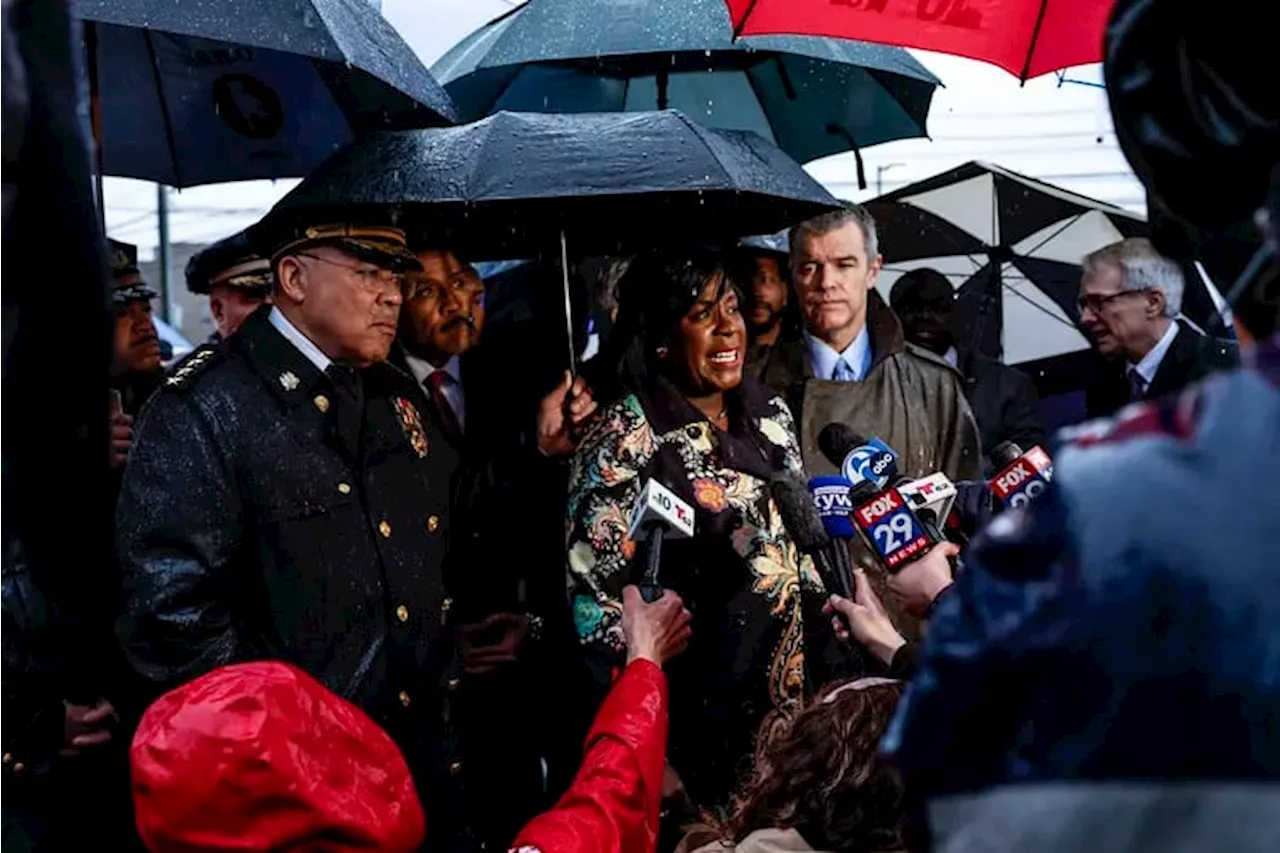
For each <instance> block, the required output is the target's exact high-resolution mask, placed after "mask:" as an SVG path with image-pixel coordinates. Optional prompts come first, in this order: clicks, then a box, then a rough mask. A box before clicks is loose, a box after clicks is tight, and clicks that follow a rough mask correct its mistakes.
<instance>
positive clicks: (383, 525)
mask: <svg viewBox="0 0 1280 853" xmlns="http://www.w3.org/2000/svg"><path fill="white" fill-rule="evenodd" d="M378 532H379V533H381V534H382V536H383V538H384V539H385V538H387V537H389V536H391V525H390V524H388V523H387V522H385V521H380V522H378Z"/></svg>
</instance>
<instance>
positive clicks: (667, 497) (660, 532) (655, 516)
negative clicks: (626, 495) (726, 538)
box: [627, 479, 693, 603]
mask: <svg viewBox="0 0 1280 853" xmlns="http://www.w3.org/2000/svg"><path fill="white" fill-rule="evenodd" d="M627 536H628V538H630V539H632V540H634V541H636V542H638V543H643V548H644V575H643V576H642V578H641V581H640V584H639V586H640V595H641V597H642V598H644V600H645V601H647V602H650V603H653V602H655V601H657V600H658V599H659V598H661V597H662V582H661V581H660V580H659V578H658V570H659V568H660V567H661V565H662V540H663V539H664V538H666V537H670V538H672V539H688V538H690V537H691V536H693V507H691V506H689V505H688V504H687V503H685V502H684V501H682V500H680V498H678V497H676V495H675V493H674V492H672V491H671V490H670V489H668V488H667V487H666V486H664V485H662V484H661V483H659V482H658V481H657V480H653V479H650V480H649V481H648V482H646V483H645V484H644V489H642V490H641V492H640V499H639V500H638V501H637V502H636V508H635V510H634V511H633V512H632V513H631V525H630V526H629V527H628V529H627Z"/></svg>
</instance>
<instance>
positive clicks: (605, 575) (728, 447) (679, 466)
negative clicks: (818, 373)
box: [568, 378, 830, 806]
mask: <svg viewBox="0 0 1280 853" xmlns="http://www.w3.org/2000/svg"><path fill="white" fill-rule="evenodd" d="M729 396H730V399H729V411H730V424H731V426H730V429H729V431H727V432H725V431H722V430H720V429H718V428H717V427H715V426H713V425H712V424H711V423H710V422H709V421H707V420H706V418H705V417H703V415H702V414H701V413H700V412H699V411H698V410H697V409H695V408H694V407H693V406H692V405H691V404H690V403H689V402H688V401H687V400H685V399H684V397H683V396H681V395H680V393H679V392H678V391H677V390H676V389H675V388H674V386H672V385H670V384H669V383H667V382H666V381H665V380H657V381H655V382H653V383H651V384H649V385H648V386H647V387H646V388H645V390H643V391H641V392H639V393H632V394H629V395H627V396H625V397H623V398H622V399H620V400H618V401H617V402H616V403H614V404H613V405H612V406H610V407H609V408H608V409H606V410H605V412H604V416H603V417H602V418H601V421H600V422H599V423H598V424H597V425H596V426H595V427H594V428H593V429H592V430H591V432H590V433H588V435H587V436H586V437H585V439H584V440H583V442H582V445H581V446H580V447H579V449H578V452H577V454H576V456H575V458H574V463H573V468H572V472H571V475H570V483H569V504H568V544H569V594H570V598H571V601H572V605H573V612H574V622H575V625H576V627H577V630H578V635H579V638H580V639H581V641H582V643H583V644H584V646H585V648H586V653H587V658H588V663H589V665H590V667H591V669H592V670H593V672H594V674H595V676H596V678H597V681H598V683H599V685H600V686H601V687H602V688H603V687H604V686H606V685H607V684H608V683H609V680H610V678H611V673H612V672H613V671H614V670H615V669H616V667H618V666H620V665H621V664H622V662H623V660H624V656H625V655H624V653H625V640H624V638H623V633H622V626H621V614H622V605H621V591H622V587H623V586H625V585H626V584H628V583H633V582H635V581H636V580H638V578H639V573H640V571H642V567H641V566H640V565H639V561H633V557H634V555H635V551H636V543H635V542H633V541H631V540H630V539H628V538H627V528H628V523H629V521H630V518H631V513H632V510H633V509H634V507H635V504H636V500H637V498H638V496H639V494H640V491H641V489H642V488H643V486H644V484H645V482H646V481H647V480H648V479H649V478H651V477H652V478H656V479H657V480H659V481H660V482H661V483H662V484H663V485H665V486H667V487H668V488H670V489H671V490H672V491H674V492H675V493H676V494H677V495H679V496H680V497H681V498H682V499H683V500H685V501H686V502H687V503H689V504H690V505H691V506H692V507H694V510H695V513H696V516H695V530H694V536H693V538H692V539H686V540H671V541H668V542H666V543H664V547H663V559H662V569H661V572H662V573H661V582H662V584H663V586H666V587H668V588H670V589H674V590H675V591H676V592H678V593H680V595H681V597H682V598H683V599H684V601H685V603H686V605H687V606H688V607H689V609H690V610H691V611H692V612H693V628H694V636H693V641H692V644H691V646H690V648H689V650H688V651H687V652H686V653H685V654H684V655H682V656H681V657H679V658H677V659H676V660H674V661H672V662H671V663H670V664H669V665H668V672H669V675H670V678H671V685H672V687H671V702H672V705H671V709H672V722H671V747H670V752H669V757H670V761H671V764H672V766H674V767H675V768H676V770H677V771H678V772H679V773H680V774H681V777H682V779H683V781H684V783H685V786H686V788H687V789H688V790H689V792H690V794H691V795H692V796H693V798H694V801H695V802H696V803H698V804H699V805H703V806H714V805H717V804H722V803H724V802H726V801H727V799H728V795H729V794H730V793H731V791H732V790H733V788H734V786H735V784H736V783H737V782H738V778H739V771H740V770H741V769H742V768H743V767H749V766H750V764H749V763H750V760H751V755H752V751H753V747H754V743H755V734H756V732H757V730H758V729H759V728H760V727H761V724H762V723H764V722H766V721H772V720H774V719H776V718H778V717H779V716H780V715H781V714H784V713H786V712H788V711H791V710H793V709H794V708H795V706H796V704H797V703H798V702H799V700H800V699H801V698H802V696H803V695H804V694H805V693H806V692H807V691H808V690H809V689H811V688H812V687H813V686H814V685H813V684H812V681H813V678H812V677H810V676H809V674H808V673H807V672H806V665H805V647H806V637H805V633H806V624H807V625H808V630H809V632H810V633H812V632H813V631H814V630H815V628H817V629H818V630H820V631H822V632H825V636H824V638H823V640H822V642H823V643H830V640H829V638H830V630H829V628H828V627H827V620H825V619H823V618H821V616H820V614H817V615H816V616H815V615H814V614H815V611H814V610H812V608H815V607H816V608H820V607H821V600H822V598H823V597H824V595H825V593H823V592H822V586H821V581H820V580H819V579H818V576H817V574H816V572H815V571H814V569H813V565H812V562H811V561H810V559H809V558H808V557H806V556H802V555H800V554H799V552H798V551H797V550H796V547H795V544H794V543H793V542H792V540H791V537H790V536H789V535H788V533H787V531H786V529H785V528H784V527H783V523H782V520H781V518H780V516H779V513H778V510H777V508H776V507H775V506H774V504H773V500H772V498H771V497H770V495H769V489H768V481H769V477H770V475H771V474H773V473H774V472H776V471H779V470H782V469H784V468H786V469H791V470H794V471H796V472H800V470H801V463H800V452H799V448H798V445H797V442H796V437H795V428H794V424H793V422H792V418H791V414H790V411H789V410H788V409H787V406H786V405H785V403H784V402H783V401H782V399H781V398H780V397H772V398H770V397H769V396H768V395H767V392H766V391H765V390H764V388H763V386H761V385H759V384H757V383H756V382H755V381H754V380H752V379H750V378H748V379H745V380H744V382H743V384H742V385H741V386H740V387H739V388H738V389H735V391H734V392H732V393H731V394H730V395H729ZM802 589H803V591H804V594H803V595H802ZM805 613H809V614H810V617H811V618H809V619H807V620H806V619H805Z"/></svg>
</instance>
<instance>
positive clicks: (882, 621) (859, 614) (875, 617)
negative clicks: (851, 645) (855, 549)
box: [822, 571, 907, 666]
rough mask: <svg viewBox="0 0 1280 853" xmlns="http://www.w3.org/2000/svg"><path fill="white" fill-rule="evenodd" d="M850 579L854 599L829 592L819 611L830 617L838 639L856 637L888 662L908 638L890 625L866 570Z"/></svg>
mask: <svg viewBox="0 0 1280 853" xmlns="http://www.w3.org/2000/svg"><path fill="white" fill-rule="evenodd" d="M853 581H854V597H853V599H848V598H845V597H844V596H840V595H832V596H831V597H830V598H829V599H827V603H826V604H825V605H823V607H822V612H823V613H825V614H827V615H828V616H830V617H831V627H832V629H833V630H834V631H835V634H836V638H837V639H839V640H840V642H842V643H848V642H850V641H851V640H856V641H857V642H858V644H859V645H861V646H862V647H863V648H865V649H866V650H867V651H869V652H871V654H873V655H875V657H876V659H878V660H879V661H880V662H881V663H883V664H884V665H885V666H889V665H890V664H891V663H893V656H894V655H895V654H896V653H897V651H898V649H900V648H902V647H903V646H904V645H906V642H907V641H906V639H905V638H904V637H903V636H902V635H901V634H899V633H898V629H897V628H895V627H893V620H891V619H890V618H889V614H888V613H887V612H886V611H885V609H884V604H882V603H881V601H880V597H879V596H878V595H876V594H875V591H874V590H873V589H872V588H871V582H870V581H868V580H867V573H866V572H863V571H857V572H854V575H853ZM840 617H844V618H843V619H842V618H840Z"/></svg>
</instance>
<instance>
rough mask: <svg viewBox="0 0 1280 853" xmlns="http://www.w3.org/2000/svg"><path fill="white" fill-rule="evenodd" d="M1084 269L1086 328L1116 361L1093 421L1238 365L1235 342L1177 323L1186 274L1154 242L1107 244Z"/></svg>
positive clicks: (1091, 404)
mask: <svg viewBox="0 0 1280 853" xmlns="http://www.w3.org/2000/svg"><path fill="white" fill-rule="evenodd" d="M1082 267H1083V275H1082V277H1081V281H1080V297H1079V299H1078V300H1077V302H1078V305H1079V308H1080V322H1081V323H1082V324H1083V325H1084V327H1085V328H1086V329H1087V330H1088V331H1089V334H1090V335H1091V336H1092V338H1093V343H1094V347H1095V349H1096V350H1097V352H1098V354H1099V355H1101V356H1102V357H1103V358H1104V359H1107V360H1109V361H1112V362H1115V367H1108V368H1107V369H1104V370H1103V372H1102V374H1101V375H1100V376H1099V377H1098V379H1097V381H1095V382H1094V383H1093V385H1092V386H1091V387H1090V389H1089V395H1088V396H1089V401H1088V408H1089V414H1090V416H1091V417H1097V416H1104V415H1109V414H1111V413H1112V412H1114V411H1115V410H1116V409H1118V408H1119V407H1120V406H1123V405H1125V404H1126V403H1130V402H1136V401H1138V400H1145V399H1148V398H1152V397H1160V396H1163V395H1164V394H1169V393H1172V392H1174V391H1178V390H1180V389H1181V388H1183V387H1185V386H1186V385H1188V384H1189V383H1191V382H1194V381H1196V380H1197V379H1200V378H1202V377H1203V376H1205V375H1206V374H1207V373H1210V372H1212V371H1214V370H1221V369H1223V368H1227V367H1232V366H1234V365H1235V364H1236V361H1237V357H1236V348H1235V345H1234V344H1232V343H1231V342H1230V341H1224V340H1219V339H1216V338H1208V337H1206V336H1205V335H1203V334H1201V333H1200V332H1198V331H1196V330H1195V329H1193V328H1192V327H1191V326H1189V325H1188V324H1187V323H1185V322H1182V321H1179V320H1178V319H1177V318H1178V313H1179V311H1180V310H1181V309H1182V293H1183V290H1184V288H1185V285H1186V282H1185V279H1184V277H1183V273H1182V269H1181V268H1180V267H1179V266H1178V265H1177V264H1175V263H1174V262H1173V261H1171V260H1169V259H1167V258H1165V257H1163V256H1161V255H1160V254H1159V253H1157V252H1156V250H1155V248H1154V247H1152V245H1151V241H1149V240H1147V239H1145V238H1142V237H1132V238H1130V239H1128V240H1122V241H1120V242H1119V243H1112V244H1111V245H1109V246H1104V247H1103V248H1101V249H1098V250H1097V251H1096V252H1092V253H1091V254H1089V255H1087V256H1086V257H1085V259H1084V261H1083V263H1082ZM1121 365H1123V367H1122V369H1120V366H1121Z"/></svg>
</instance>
